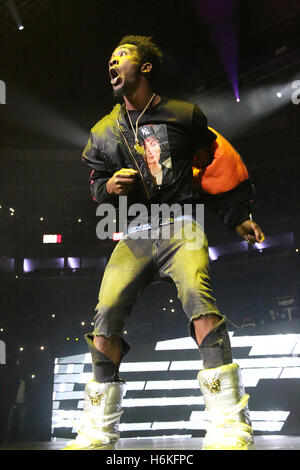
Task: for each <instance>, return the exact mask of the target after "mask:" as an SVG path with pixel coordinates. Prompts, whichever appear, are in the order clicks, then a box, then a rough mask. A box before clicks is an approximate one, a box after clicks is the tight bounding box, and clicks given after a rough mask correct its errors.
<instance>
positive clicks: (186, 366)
mask: <svg viewBox="0 0 300 470" xmlns="http://www.w3.org/2000/svg"><path fill="white" fill-rule="evenodd" d="M234 362H235V363H237V364H239V366H240V367H241V368H242V369H243V368H268V369H269V368H277V367H279V368H284V367H297V366H298V367H300V357H276V358H274V357H265V358H257V359H234ZM202 365H203V363H202V361H172V363H171V366H170V369H169V370H170V371H173V370H200V369H201V368H202Z"/></svg>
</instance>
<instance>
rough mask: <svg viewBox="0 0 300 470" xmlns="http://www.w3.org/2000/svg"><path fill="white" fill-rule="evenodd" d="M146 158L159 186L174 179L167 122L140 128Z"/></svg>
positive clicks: (139, 132)
mask: <svg viewBox="0 0 300 470" xmlns="http://www.w3.org/2000/svg"><path fill="white" fill-rule="evenodd" d="M138 138H139V142H140V145H142V146H143V148H144V155H143V157H144V159H145V162H146V164H147V166H148V169H149V171H150V173H151V175H152V177H153V178H154V181H155V183H156V184H157V185H158V186H163V185H166V184H169V183H171V182H172V180H173V166H172V157H171V151H170V144H169V139H168V133H167V126H166V124H150V125H149V124H148V125H144V126H141V127H140V128H139V130H138Z"/></svg>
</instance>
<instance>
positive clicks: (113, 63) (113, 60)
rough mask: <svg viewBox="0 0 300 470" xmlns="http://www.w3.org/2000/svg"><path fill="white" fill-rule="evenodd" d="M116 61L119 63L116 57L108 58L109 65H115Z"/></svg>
mask: <svg viewBox="0 0 300 470" xmlns="http://www.w3.org/2000/svg"><path fill="white" fill-rule="evenodd" d="M118 63H119V61H118V59H116V58H114V59H111V60H110V62H109V66H110V67H113V66H114V65H117V64H118Z"/></svg>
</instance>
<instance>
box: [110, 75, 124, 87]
mask: <svg viewBox="0 0 300 470" xmlns="http://www.w3.org/2000/svg"><path fill="white" fill-rule="evenodd" d="M121 81H122V78H121V77H120V75H117V76H116V77H114V78H113V79H112V80H111V81H110V83H111V84H112V85H117V84H119V83H121Z"/></svg>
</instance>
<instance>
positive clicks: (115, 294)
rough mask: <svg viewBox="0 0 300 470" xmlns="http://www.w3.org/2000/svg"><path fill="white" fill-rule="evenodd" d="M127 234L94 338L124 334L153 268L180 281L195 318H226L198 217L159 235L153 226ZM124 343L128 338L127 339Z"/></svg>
mask: <svg viewBox="0 0 300 470" xmlns="http://www.w3.org/2000/svg"><path fill="white" fill-rule="evenodd" d="M147 232H148V233H147V234H146V233H144V236H145V238H141V237H140V235H141V232H133V233H128V234H126V235H125V236H124V237H123V238H122V239H121V240H120V241H119V242H118V244H117V245H116V247H115V249H114V251H113V252H112V254H111V257H110V259H109V262H108V264H107V266H106V269H105V272H104V275H103V279H102V282H101V286H100V291H99V302H98V304H97V306H96V308H95V310H96V315H95V317H94V331H93V333H91V334H92V335H93V336H96V335H99V336H100V335H102V336H105V337H107V338H109V337H110V336H111V335H119V336H121V337H122V331H123V328H124V326H125V323H126V318H127V317H128V316H129V315H130V313H131V311H132V308H133V306H134V304H135V302H136V299H137V296H138V294H139V293H140V291H141V290H142V289H143V287H144V286H145V280H146V279H149V276H151V273H153V270H155V271H156V272H157V273H158V274H159V276H160V277H162V278H164V277H169V278H171V280H172V281H173V282H174V284H175V286H176V288H177V293H178V298H179V299H180V301H181V303H182V307H183V310H184V312H185V314H186V315H187V317H188V319H189V326H190V334H191V336H192V337H193V338H194V339H195V332H194V328H193V320H194V319H196V318H198V317H200V316H201V315H207V314H210V315H211V314H215V315H218V316H219V317H220V318H224V317H223V315H221V313H220V312H219V309H218V307H217V304H216V300H215V298H214V294H213V289H212V286H211V282H210V276H209V255H208V243H207V239H206V236H205V234H204V231H203V229H202V227H201V226H200V224H199V223H198V222H197V221H196V220H195V219H192V220H191V219H190V220H183V221H182V222H181V223H180V224H179V223H177V222H173V223H169V224H167V225H164V226H160V227H158V228H157V229H156V233H155V238H154V237H153V232H152V235H151V236H150V230H148V231H147ZM122 340H123V342H124V343H126V342H125V341H124V339H123V338H122Z"/></svg>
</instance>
